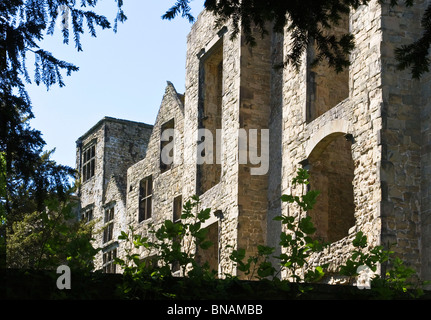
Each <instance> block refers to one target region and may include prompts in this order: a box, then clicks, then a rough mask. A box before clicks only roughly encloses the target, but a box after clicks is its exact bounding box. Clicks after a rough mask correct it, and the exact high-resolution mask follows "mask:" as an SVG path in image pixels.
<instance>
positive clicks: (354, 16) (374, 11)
mask: <svg viewBox="0 0 431 320" xmlns="http://www.w3.org/2000/svg"><path fill="white" fill-rule="evenodd" d="M379 14H380V7H379V6H378V5H377V4H376V3H375V2H373V1H372V2H371V3H370V4H369V6H363V7H360V8H359V9H358V10H356V11H355V12H351V13H350V18H349V19H350V30H351V32H352V33H353V34H354V35H355V44H356V47H355V50H354V52H353V53H352V55H351V66H350V69H349V78H348V85H349V96H348V98H347V99H345V100H343V101H342V102H340V103H339V104H337V105H336V106H334V107H332V108H330V109H329V110H328V111H326V112H325V113H323V114H322V115H320V116H318V117H317V118H315V119H314V120H313V121H311V122H309V123H307V112H306V108H307V103H308V101H307V98H309V97H307V77H308V75H307V74H308V72H310V70H307V63H306V57H304V61H303V63H302V65H301V69H300V70H299V72H297V71H296V70H294V69H293V68H292V67H289V66H288V67H287V68H286V69H285V71H284V74H283V123H282V129H283V134H282V137H283V138H282V159H283V170H282V182H281V183H282V190H281V191H282V193H288V194H289V193H293V194H297V195H299V194H301V193H302V192H305V190H302V189H299V188H298V187H294V186H292V185H291V181H292V178H293V177H294V176H295V175H296V171H297V169H298V168H299V167H301V166H302V164H301V163H303V161H304V160H308V159H309V157H310V155H311V154H312V153H315V152H318V153H323V152H324V151H325V150H326V148H327V146H328V145H329V144H330V143H331V142H333V141H335V138H338V137H344V136H345V135H346V134H350V135H351V136H352V139H351V157H352V160H353V163H354V169H353V174H354V178H353V182H352V184H353V199H354V206H355V213H354V217H355V224H354V225H353V226H352V227H351V228H350V229H349V230H348V232H347V235H346V236H345V237H344V238H342V239H340V240H338V241H336V242H335V243H333V244H332V245H331V248H330V250H328V251H327V252H325V253H324V254H323V255H321V257H320V262H319V263H324V262H325V261H327V262H332V266H333V267H335V265H337V264H338V263H340V262H341V261H343V259H345V258H346V256H345V254H346V253H347V252H348V251H349V250H351V246H350V245H349V244H350V243H351V240H352V238H353V237H354V235H355V234H356V232H357V231H359V230H362V231H363V232H364V233H365V234H366V235H367V237H368V239H369V242H370V244H371V245H375V244H377V243H379V242H380V211H379V204H380V200H381V193H380V186H379V184H378V177H379V162H380V154H381V151H380V146H379V141H378V137H379V131H380V129H381V122H382V121H381V117H382V115H381V113H380V106H381V101H382V92H381V88H380V84H381V80H380V74H379V72H380V69H379V65H380V42H381V40H382V34H381V28H380V20H379ZM290 43H291V40H290V39H289V35H288V34H286V38H285V39H284V50H285V53H286V52H287V51H288V50H290ZM322 89H323V88H322ZM317 160H318V157H317ZM315 161H316V160H315ZM331 200H333V199H331ZM318 201H319V199H318ZM282 212H283V214H287V215H298V214H299V212H298V211H297V209H295V208H294V207H292V206H287V205H285V204H283V205H282ZM331 227H332V225H329V226H328V228H331ZM317 258H318V257H316V259H317Z"/></svg>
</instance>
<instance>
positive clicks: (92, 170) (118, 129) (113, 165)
mask: <svg viewBox="0 0 431 320" xmlns="http://www.w3.org/2000/svg"><path fill="white" fill-rule="evenodd" d="M151 130H152V126H150V125H147V124H144V123H139V122H133V121H127V120H120V119H115V118H111V117H105V118H103V119H102V120H100V121H99V122H98V123H97V124H95V125H94V126H93V127H92V128H91V129H90V130H88V131H87V132H86V133H85V134H83V135H82V136H81V137H80V138H79V139H78V140H77V141H76V168H77V171H78V172H79V174H80V187H79V190H78V196H79V197H80V210H81V218H82V219H86V220H93V219H94V220H96V221H97V224H96V229H97V230H101V229H102V228H103V232H102V233H100V236H99V238H98V239H96V241H95V243H94V246H95V247H97V248H102V251H101V253H100V255H98V256H97V257H96V261H95V266H96V268H97V269H101V268H103V269H104V270H105V271H107V272H110V271H113V270H114V268H115V266H114V265H113V264H112V261H113V258H114V257H115V256H116V255H117V254H120V252H118V249H117V248H118V242H117V238H118V235H119V234H120V232H121V231H122V230H125V228H126V220H125V216H126V185H127V169H128V167H129V166H131V165H132V164H133V163H135V162H137V161H139V160H140V159H142V158H144V157H145V154H146V151H147V145H148V140H149V136H150V134H151Z"/></svg>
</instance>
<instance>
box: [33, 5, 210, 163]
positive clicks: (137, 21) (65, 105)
mask: <svg viewBox="0 0 431 320" xmlns="http://www.w3.org/2000/svg"><path fill="white" fill-rule="evenodd" d="M124 3H125V4H124V11H125V13H126V15H127V17H128V19H127V21H126V22H125V23H123V24H120V25H119V27H118V32H117V33H114V32H113V31H112V29H111V30H97V31H98V33H97V38H92V37H90V36H88V35H86V36H83V38H82V44H83V51H81V52H77V51H76V49H75V47H74V43H73V41H70V44H69V45H64V44H63V43H62V38H61V36H60V32H57V33H56V34H54V36H47V37H45V39H44V40H43V41H42V42H41V43H40V46H41V47H42V48H44V49H45V50H48V51H50V52H52V53H53V54H54V56H56V57H57V58H59V59H62V60H66V61H68V62H71V63H73V64H75V65H77V66H78V67H79V68H80V70H79V71H78V72H75V73H73V74H72V75H71V76H70V77H66V76H65V77H64V81H65V83H66V86H65V87H63V88H59V87H58V86H53V87H52V88H50V89H49V91H47V89H46V87H44V86H42V85H41V86H36V85H34V84H31V85H28V87H27V89H28V92H29V95H30V98H31V100H32V105H33V112H34V114H35V119H33V120H32V121H31V126H32V127H33V128H34V129H37V130H40V131H41V132H42V134H43V138H44V140H45V142H46V143H47V146H46V149H47V150H51V149H53V148H55V149H56V151H55V153H54V155H53V157H52V158H53V159H54V160H55V161H57V162H58V163H61V164H64V165H69V166H71V167H74V166H75V141H76V139H77V138H79V137H80V136H81V135H82V134H84V133H85V132H86V131H87V130H88V129H89V128H91V126H93V125H94V124H95V123H97V121H99V120H100V119H102V118H103V117H104V116H110V117H115V118H120V119H127V120H134V121H140V122H145V123H149V124H153V123H154V121H155V118H156V115H157V111H158V109H159V107H160V103H161V100H162V97H163V93H164V90H165V87H166V81H171V82H172V83H173V84H174V86H175V88H176V89H177V91H178V92H179V93H183V92H184V86H185V85H184V83H185V62H186V60H185V57H186V48H187V38H186V37H187V34H188V33H189V31H190V28H191V26H192V25H191V24H190V23H189V22H188V21H187V20H186V19H183V18H181V17H177V18H176V19H174V20H172V21H168V20H162V19H161V16H162V14H163V13H165V12H166V10H167V9H168V8H170V7H171V6H172V5H173V4H174V3H175V0H157V1H153V0H125V1H124ZM203 3H204V0H193V1H192V2H191V7H192V10H193V11H192V13H193V15H194V16H195V17H197V15H198V14H199V12H200V11H201V10H202V8H203ZM115 6H116V3H115V1H114V0H104V1H99V4H98V6H97V7H96V9H95V11H96V12H97V13H99V14H102V15H105V16H106V17H107V18H108V19H109V20H110V21H113V17H114V16H115V14H116V8H115ZM59 30H60V29H57V30H56V31H59ZM71 40H72V39H71ZM28 68H29V71H32V64H31V63H30V61H28Z"/></svg>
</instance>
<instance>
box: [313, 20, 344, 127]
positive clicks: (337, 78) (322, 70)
mask: <svg viewBox="0 0 431 320" xmlns="http://www.w3.org/2000/svg"><path fill="white" fill-rule="evenodd" d="M330 30H331V31H330V33H331V35H335V36H336V37H337V38H339V37H341V36H343V35H345V34H348V33H349V13H347V14H344V15H342V16H341V19H340V21H339V23H338V24H337V25H334V26H331V29H330ZM316 54H317V48H316V46H315V45H313V42H311V45H309V46H308V48H307V103H306V121H307V122H311V121H313V120H314V119H316V118H317V117H319V116H321V115H322V114H324V113H325V112H327V111H328V110H330V109H332V108H333V107H335V106H336V105H337V104H339V103H340V102H341V101H343V100H344V99H346V98H348V97H349V68H348V67H346V68H344V69H343V71H341V72H338V73H337V72H336V71H335V69H334V68H333V67H330V66H329V65H328V63H327V62H326V61H321V62H320V63H319V64H317V65H315V66H312V62H313V61H314V60H315V58H316Z"/></svg>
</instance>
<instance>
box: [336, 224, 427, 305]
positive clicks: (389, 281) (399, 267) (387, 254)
mask: <svg viewBox="0 0 431 320" xmlns="http://www.w3.org/2000/svg"><path fill="white" fill-rule="evenodd" d="M352 244H353V246H354V248H355V249H354V250H353V251H352V254H351V257H350V258H349V259H348V260H347V261H346V262H345V264H344V265H342V266H340V268H339V273H340V274H341V275H344V276H348V277H350V278H351V279H352V280H354V279H355V278H356V277H357V276H358V271H359V270H360V267H362V266H367V267H368V268H370V270H372V271H373V272H376V270H377V267H378V266H381V267H382V268H383V269H387V270H386V272H384V273H383V275H382V276H380V275H378V274H374V275H373V276H372V278H371V279H370V287H371V289H372V291H373V293H374V294H375V296H376V297H377V298H379V299H395V298H402V297H406V296H407V297H412V298H418V297H420V296H421V295H422V294H423V287H424V286H425V285H426V284H428V282H427V281H420V280H419V278H418V276H417V273H416V271H415V270H414V269H413V268H411V267H408V266H406V265H405V264H404V262H403V261H402V260H401V259H400V258H399V257H396V256H394V251H391V250H385V249H384V247H383V246H375V247H373V248H368V241H367V237H366V236H365V235H364V234H363V233H362V232H361V231H360V232H358V233H357V234H356V237H355V239H354V240H353V241H352ZM366 249H368V250H366Z"/></svg>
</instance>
